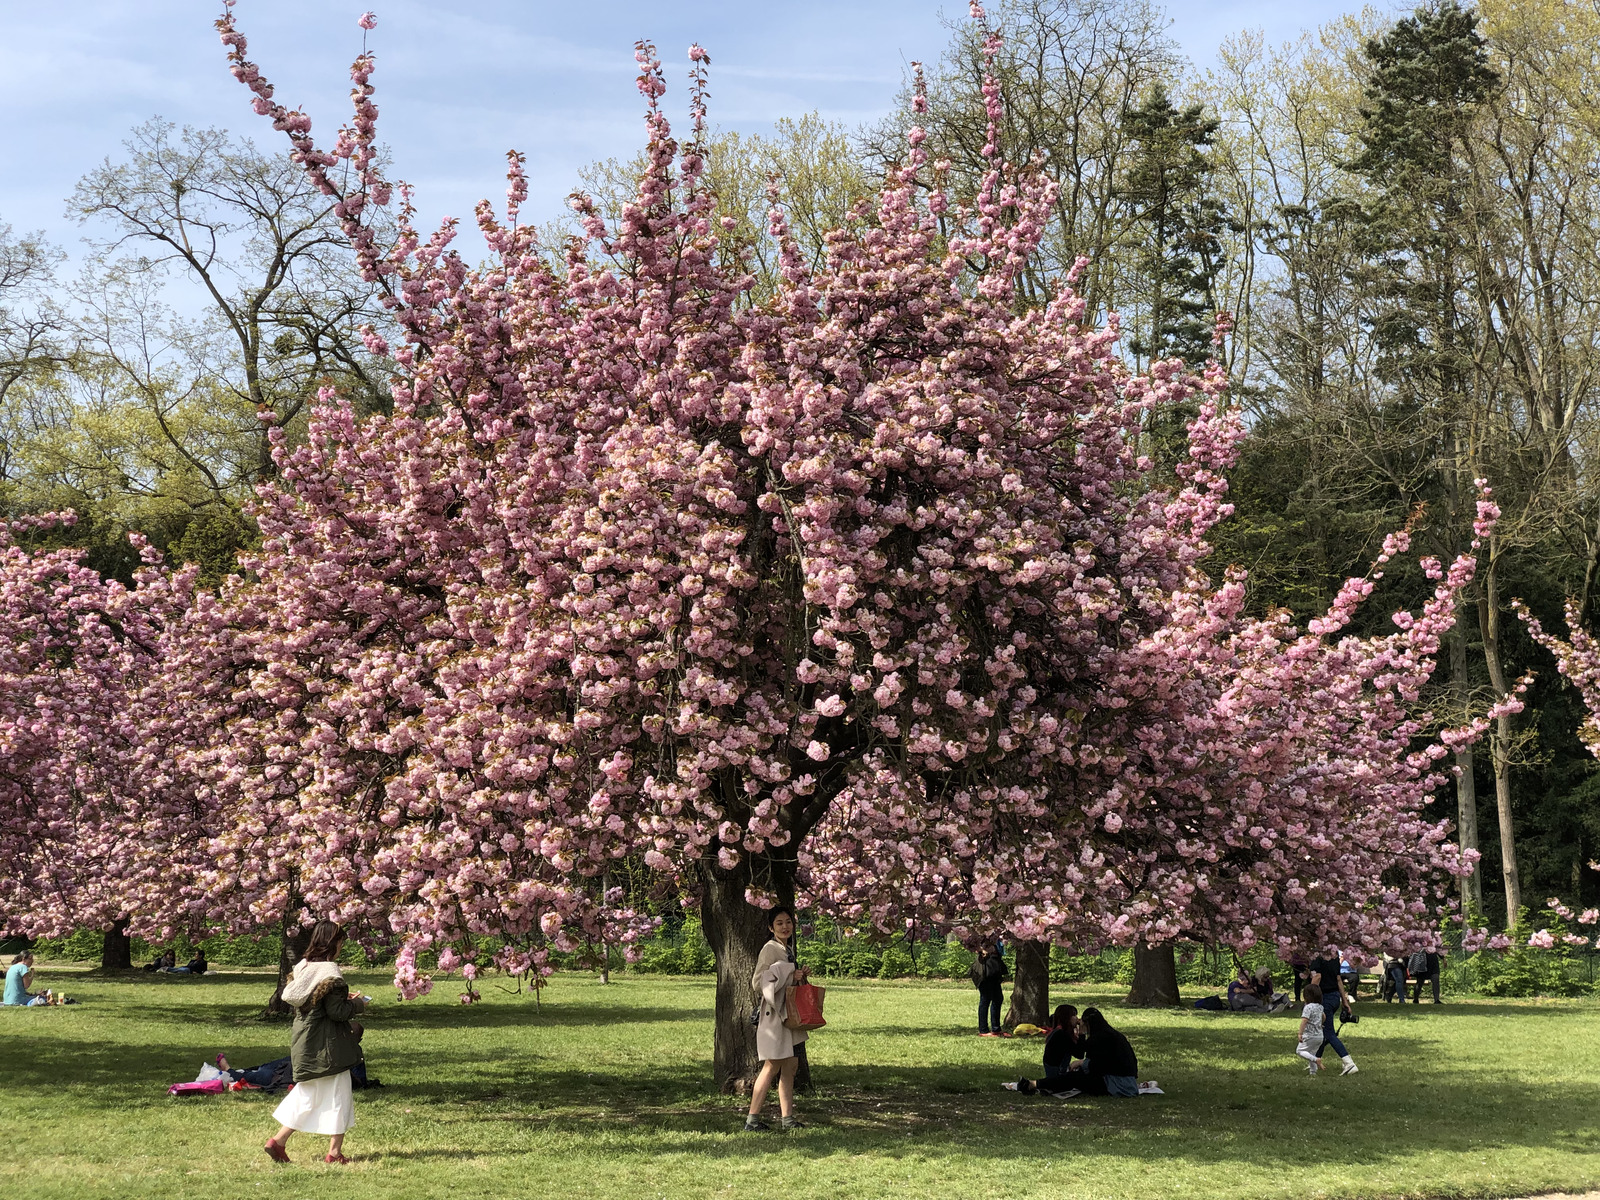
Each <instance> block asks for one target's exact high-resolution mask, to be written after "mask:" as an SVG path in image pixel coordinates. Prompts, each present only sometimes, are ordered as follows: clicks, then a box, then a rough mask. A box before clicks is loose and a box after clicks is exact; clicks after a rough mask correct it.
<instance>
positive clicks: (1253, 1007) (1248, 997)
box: [1228, 963, 1267, 1013]
mask: <svg viewBox="0 0 1600 1200" xmlns="http://www.w3.org/2000/svg"><path fill="white" fill-rule="evenodd" d="M1228 1010H1229V1011H1230V1012H1252V1013H1264V1012H1266V1011H1267V1006H1266V1005H1265V1004H1263V1003H1262V1002H1261V997H1260V996H1258V995H1257V994H1256V981H1255V978H1254V977H1253V976H1252V975H1251V974H1250V970H1249V968H1248V967H1246V966H1245V965H1244V964H1243V963H1240V964H1239V973H1238V974H1237V975H1236V976H1235V977H1234V980H1233V982H1232V983H1230V984H1229V985H1228Z"/></svg>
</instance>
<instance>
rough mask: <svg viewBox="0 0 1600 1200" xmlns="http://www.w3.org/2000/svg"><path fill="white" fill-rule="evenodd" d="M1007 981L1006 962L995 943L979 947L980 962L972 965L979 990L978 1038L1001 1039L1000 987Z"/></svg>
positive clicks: (973, 976) (1001, 994)
mask: <svg viewBox="0 0 1600 1200" xmlns="http://www.w3.org/2000/svg"><path fill="white" fill-rule="evenodd" d="M1005 979H1006V960H1005V959H1004V958H1002V957H1001V955H1000V948H999V947H998V946H996V945H995V944H994V943H993V942H984V943H983V944H982V945H981V946H979V947H978V961H977V962H975V963H973V964H972V982H973V984H974V985H975V986H976V987H977V989H978V1036H979V1037H1000V1036H1001V1033H1000V1002H1001V1000H1002V999H1003V998H1004V996H1003V989H1002V987H1001V986H1000V985H1001V984H1003V983H1004V982H1005Z"/></svg>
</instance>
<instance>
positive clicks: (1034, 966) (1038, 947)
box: [1004, 942, 1050, 1029]
mask: <svg viewBox="0 0 1600 1200" xmlns="http://www.w3.org/2000/svg"><path fill="white" fill-rule="evenodd" d="M1024 1022H1026V1023H1027V1024H1029V1025H1038V1026H1040V1027H1041V1028H1044V1027H1046V1026H1048V1025H1049V1024H1050V944H1049V943H1048V942H1018V943H1017V969H1016V976H1015V978H1013V980H1012V982H1011V1009H1010V1011H1009V1012H1007V1013H1006V1019H1005V1025H1004V1027H1005V1028H1006V1029H1015V1028H1016V1027H1017V1026H1018V1025H1021V1024H1023V1023H1024Z"/></svg>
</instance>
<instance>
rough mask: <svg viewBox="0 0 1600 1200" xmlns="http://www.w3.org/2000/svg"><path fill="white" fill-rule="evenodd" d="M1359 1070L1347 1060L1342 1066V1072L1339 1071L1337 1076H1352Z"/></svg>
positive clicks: (1352, 1062)
mask: <svg viewBox="0 0 1600 1200" xmlns="http://www.w3.org/2000/svg"><path fill="white" fill-rule="evenodd" d="M1359 1070H1361V1068H1360V1067H1358V1066H1356V1064H1355V1062H1354V1061H1351V1060H1347V1061H1346V1062H1345V1064H1344V1070H1342V1071H1340V1072H1339V1074H1340V1075H1354V1074H1355V1073H1356V1072H1357V1071H1359Z"/></svg>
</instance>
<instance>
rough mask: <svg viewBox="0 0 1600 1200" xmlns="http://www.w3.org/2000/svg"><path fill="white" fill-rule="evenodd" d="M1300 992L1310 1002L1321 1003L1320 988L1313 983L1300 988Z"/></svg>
mask: <svg viewBox="0 0 1600 1200" xmlns="http://www.w3.org/2000/svg"><path fill="white" fill-rule="evenodd" d="M1300 994H1301V995H1302V996H1304V997H1305V998H1306V1000H1307V1001H1309V1002H1310V1003H1312V1004H1321V1003H1322V989H1321V988H1319V987H1318V986H1317V985H1316V984H1314V983H1308V984H1306V985H1305V987H1303V988H1301V989H1300Z"/></svg>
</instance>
